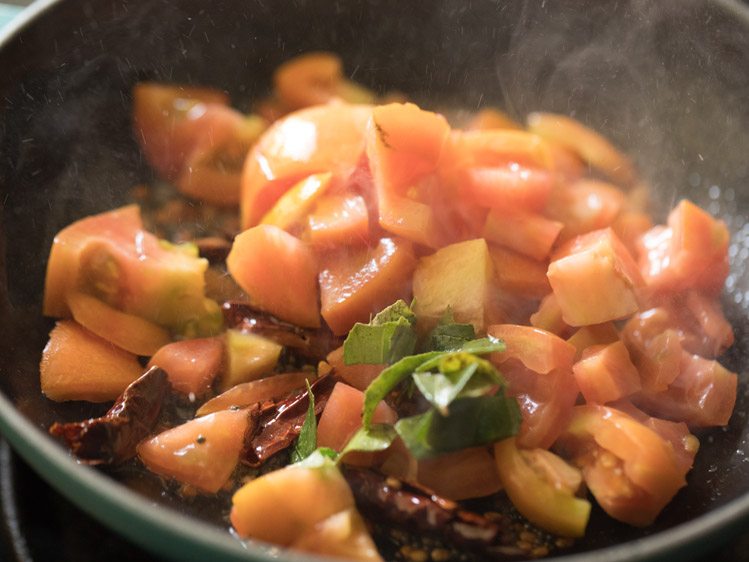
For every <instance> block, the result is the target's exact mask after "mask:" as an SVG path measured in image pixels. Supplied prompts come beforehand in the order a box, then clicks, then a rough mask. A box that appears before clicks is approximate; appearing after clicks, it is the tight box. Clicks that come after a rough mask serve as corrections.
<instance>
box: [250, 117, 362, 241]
mask: <svg viewBox="0 0 749 562" xmlns="http://www.w3.org/2000/svg"><path fill="white" fill-rule="evenodd" d="M371 113H372V109H371V108H370V107H368V106H358V105H345V104H330V105H324V106H316V107H310V108H308V109H303V110H300V111H296V112H294V113H291V114H289V115H287V116H286V117H284V118H283V119H280V120H279V121H276V122H275V123H274V124H273V125H272V126H271V127H270V128H269V129H268V130H267V131H266V132H265V134H264V135H263V136H262V137H261V138H260V140H259V141H258V142H257V144H255V146H254V147H253V148H252V150H251V151H250V153H249V155H248V156H247V159H246V160H245V165H244V170H243V172H242V187H241V202H240V203H241V204H240V207H241V208H240V210H241V223H242V227H243V228H249V227H251V226H255V225H256V224H257V223H258V222H259V221H260V220H261V219H262V218H263V216H264V215H265V213H267V212H268V211H269V210H270V209H271V207H273V205H274V204H275V203H276V201H277V200H278V198H279V197H281V195H283V194H284V193H285V192H286V191H287V190H288V189H289V188H291V186H292V185H294V184H295V183H296V182H298V181H300V180H302V179H304V178H305V177H307V176H309V175H310V174H318V173H322V172H331V173H332V174H333V178H334V180H335V179H337V178H346V177H348V176H349V175H350V174H351V173H352V171H353V170H354V169H355V168H356V167H357V165H358V163H359V161H360V160H361V157H362V154H363V152H364V143H365V131H366V129H367V123H368V121H369V118H370V116H371Z"/></svg>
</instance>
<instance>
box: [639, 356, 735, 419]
mask: <svg viewBox="0 0 749 562" xmlns="http://www.w3.org/2000/svg"><path fill="white" fill-rule="evenodd" d="M737 386H738V377H737V376H736V374H735V373H732V372H730V371H729V370H728V369H726V368H725V367H723V366H722V365H721V364H720V363H718V362H717V361H715V360H711V359H703V358H702V357H699V356H697V355H691V354H690V353H687V352H682V355H681V364H680V366H679V373H678V376H677V377H676V378H675V379H674V380H673V381H672V382H671V384H669V385H668V388H667V389H666V390H662V391H651V390H643V391H642V392H640V393H639V394H637V395H635V396H634V397H633V401H634V403H635V404H637V405H638V406H639V407H640V408H642V409H643V410H645V411H646V412H648V413H650V414H652V415H655V416H658V417H660V418H666V419H669V420H673V421H677V422H685V423H687V424H688V425H689V426H690V427H713V426H723V425H727V424H728V421H729V419H730V418H731V414H732V413H733V407H734V405H735V404H736V392H737Z"/></svg>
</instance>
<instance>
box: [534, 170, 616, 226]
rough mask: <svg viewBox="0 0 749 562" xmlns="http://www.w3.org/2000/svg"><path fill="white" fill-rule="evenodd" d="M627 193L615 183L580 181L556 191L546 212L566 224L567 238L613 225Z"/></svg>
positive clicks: (555, 219) (550, 198)
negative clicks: (614, 184) (615, 185)
mask: <svg viewBox="0 0 749 562" xmlns="http://www.w3.org/2000/svg"><path fill="white" fill-rule="evenodd" d="M624 200H625V196H624V193H622V192H621V191H620V190H619V189H617V188H616V187H614V186H613V185H610V184H607V183H604V182H600V181H596V180H590V179H583V180H579V181H577V182H575V183H573V184H571V185H569V186H564V187H560V188H558V189H556V190H554V191H553V193H552V194H551V196H550V197H549V201H548V204H547V205H546V210H545V212H546V215H547V216H549V217H550V218H552V219H553V220H554V221H558V222H560V223H562V224H563V225H564V230H563V232H562V234H561V237H562V239H563V240H568V239H570V238H573V237H574V236H578V235H580V234H585V233H586V232H591V231H594V230H599V229H602V228H606V227H607V226H611V225H612V224H613V223H614V221H615V219H616V217H617V216H618V215H619V212H620V211H621V209H622V206H623V205H624Z"/></svg>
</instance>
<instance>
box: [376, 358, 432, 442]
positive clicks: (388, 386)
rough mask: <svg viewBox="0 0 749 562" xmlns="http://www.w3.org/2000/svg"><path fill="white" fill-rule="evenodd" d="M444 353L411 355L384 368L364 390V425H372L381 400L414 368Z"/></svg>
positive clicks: (409, 374) (408, 375)
mask: <svg viewBox="0 0 749 562" xmlns="http://www.w3.org/2000/svg"><path fill="white" fill-rule="evenodd" d="M438 355H442V353H440V352H439V351H430V352H428V353H420V354H419V355H409V356H408V357H404V358H403V359H401V360H400V361H398V362H397V363H394V364H393V365H391V366H390V367H388V368H386V369H384V370H383V371H382V372H381V373H380V374H379V375H378V376H377V378H376V379H374V380H373V381H372V382H371V383H369V386H368V387H367V389H366V390H365V391H364V413H363V414H362V425H363V426H364V427H366V428H369V427H371V425H372V416H373V415H374V411H375V408H376V407H377V404H379V403H380V401H381V400H382V399H383V398H385V397H386V396H387V395H388V394H389V393H390V392H391V391H392V390H394V389H395V387H397V386H398V385H399V384H400V383H401V382H403V381H404V380H406V379H407V378H408V377H410V376H411V374H412V373H413V372H414V370H415V369H416V368H417V367H418V366H419V365H421V364H422V363H424V362H425V361H428V360H430V359H433V358H434V357H436V356H438Z"/></svg>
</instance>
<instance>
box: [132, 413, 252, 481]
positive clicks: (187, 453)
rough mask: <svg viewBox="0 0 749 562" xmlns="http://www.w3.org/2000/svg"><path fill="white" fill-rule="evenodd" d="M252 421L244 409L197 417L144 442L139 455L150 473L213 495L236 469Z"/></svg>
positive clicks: (139, 446) (139, 448)
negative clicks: (172, 479)
mask: <svg viewBox="0 0 749 562" xmlns="http://www.w3.org/2000/svg"><path fill="white" fill-rule="evenodd" d="M251 420H252V418H251V416H250V415H249V412H248V411H247V410H226V411H223V412H216V413H215V414H210V415H208V416H204V417H202V418H196V419H194V420H190V421H188V422H186V423H184V424H182V425H178V426H177V427H173V428H172V429H168V430H166V431H165V432H163V433H160V434H159V435H157V436H156V437H153V438H151V439H149V440H147V441H143V442H142V443H141V444H140V445H138V456H139V457H140V459H141V460H142V461H143V464H145V465H146V468H148V470H150V471H151V472H155V473H156V474H161V475H162V476H167V477H169V478H174V479H175V480H178V481H180V482H182V483H184V484H189V485H191V486H194V487H195V488H197V489H198V490H201V491H203V492H206V493H209V494H215V493H216V492H218V491H219V490H220V489H221V488H222V487H223V486H224V484H226V482H227V481H228V480H229V477H230V476H231V474H232V472H234V468H235V467H236V466H237V462H238V461H239V454H240V452H241V451H242V446H243V444H244V435H245V432H246V431H247V429H248V426H249V424H250V423H252V421H251Z"/></svg>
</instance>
